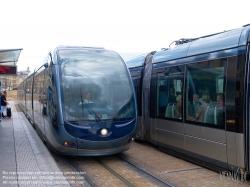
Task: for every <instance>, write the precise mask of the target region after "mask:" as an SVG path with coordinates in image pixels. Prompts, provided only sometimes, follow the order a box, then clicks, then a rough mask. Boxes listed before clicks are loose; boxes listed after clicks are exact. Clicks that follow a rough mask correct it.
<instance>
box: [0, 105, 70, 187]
mask: <svg viewBox="0 0 250 187" xmlns="http://www.w3.org/2000/svg"><path fill="white" fill-rule="evenodd" d="M9 104H10V107H11V110H12V117H11V118H7V119H2V121H1V125H0V187H2V186H13V187H17V186H18V187H22V186H44V187H50V186H58V187H59V186H65V187H66V186H70V184H69V183H68V181H67V180H66V179H65V178H64V176H63V174H62V172H61V171H60V169H59V167H58V166H57V164H56V162H55V160H54V159H53V158H52V156H51V154H50V152H49V151H48V149H47V148H46V146H45V144H44V143H43V142H42V140H41V139H40V137H39V136H38V134H37V133H36V131H35V129H34V128H33V127H32V126H31V125H30V122H29V121H28V119H27V118H26V117H25V116H24V114H23V112H21V111H18V108H16V105H15V101H9ZM55 178H57V179H60V180H59V181H60V184H58V180H57V182H55V180H54V179H55ZM56 183H57V184H56Z"/></svg>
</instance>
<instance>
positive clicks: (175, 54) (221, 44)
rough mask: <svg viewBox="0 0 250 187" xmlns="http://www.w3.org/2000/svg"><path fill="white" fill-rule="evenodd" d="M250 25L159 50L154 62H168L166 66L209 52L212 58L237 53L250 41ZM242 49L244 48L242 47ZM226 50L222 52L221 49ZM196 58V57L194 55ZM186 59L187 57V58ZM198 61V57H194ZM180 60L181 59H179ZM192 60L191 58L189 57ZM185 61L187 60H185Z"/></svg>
mask: <svg viewBox="0 0 250 187" xmlns="http://www.w3.org/2000/svg"><path fill="white" fill-rule="evenodd" d="M249 32H250V26H247V27H242V28H239V29H234V30H231V31H227V32H223V33H220V34H216V35H213V36H210V37H204V38H200V39H197V40H194V41H193V42H190V43H186V44H182V45H177V46H175V47H174V48H173V49H169V50H166V51H158V52H157V53H156V54H155V55H154V57H153V64H157V63H159V62H166V64H165V66H166V65H168V66H171V64H176V61H175V60H177V59H181V58H186V57H191V58H192V56H195V55H199V57H198V58H200V56H202V55H206V54H207V53H212V55H211V54H209V55H210V56H211V59H212V58H216V57H223V56H224V57H226V56H233V55H237V52H236V51H235V49H237V48H238V47H240V46H245V45H246V44H247V41H248V37H249ZM240 49H241V50H242V48H240ZM222 50H224V51H223V52H222V53H220V51H222ZM194 58H196V57H194ZM185 60H186V59H185ZM194 60H195V61H197V59H194ZM200 60H202V58H200ZM178 62H179V61H178ZM189 62H190V59H189ZM183 63H185V62H183Z"/></svg>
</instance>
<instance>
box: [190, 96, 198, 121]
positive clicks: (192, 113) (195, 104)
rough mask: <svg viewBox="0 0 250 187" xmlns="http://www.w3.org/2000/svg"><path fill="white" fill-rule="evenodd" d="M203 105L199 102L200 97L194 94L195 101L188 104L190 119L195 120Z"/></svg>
mask: <svg viewBox="0 0 250 187" xmlns="http://www.w3.org/2000/svg"><path fill="white" fill-rule="evenodd" d="M200 105H201V103H200V102H199V95H198V94H196V93H195V94H193V101H192V102H190V103H188V119H189V120H195V116H196V113H197V112H198V109H199V107H200Z"/></svg>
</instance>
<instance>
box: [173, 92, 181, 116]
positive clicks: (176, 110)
mask: <svg viewBox="0 0 250 187" xmlns="http://www.w3.org/2000/svg"><path fill="white" fill-rule="evenodd" d="M176 101H177V104H176V105H175V106H174V118H176V119H182V95H178V97H177V98H176Z"/></svg>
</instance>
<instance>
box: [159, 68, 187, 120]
mask: <svg viewBox="0 0 250 187" xmlns="http://www.w3.org/2000/svg"><path fill="white" fill-rule="evenodd" d="M182 84H183V72H182V70H181V69H180V67H171V68H167V70H166V71H165V73H162V74H159V75H158V80H157V116H158V117H163V118H165V117H166V118H174V119H178V120H181V119H182Z"/></svg>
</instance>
